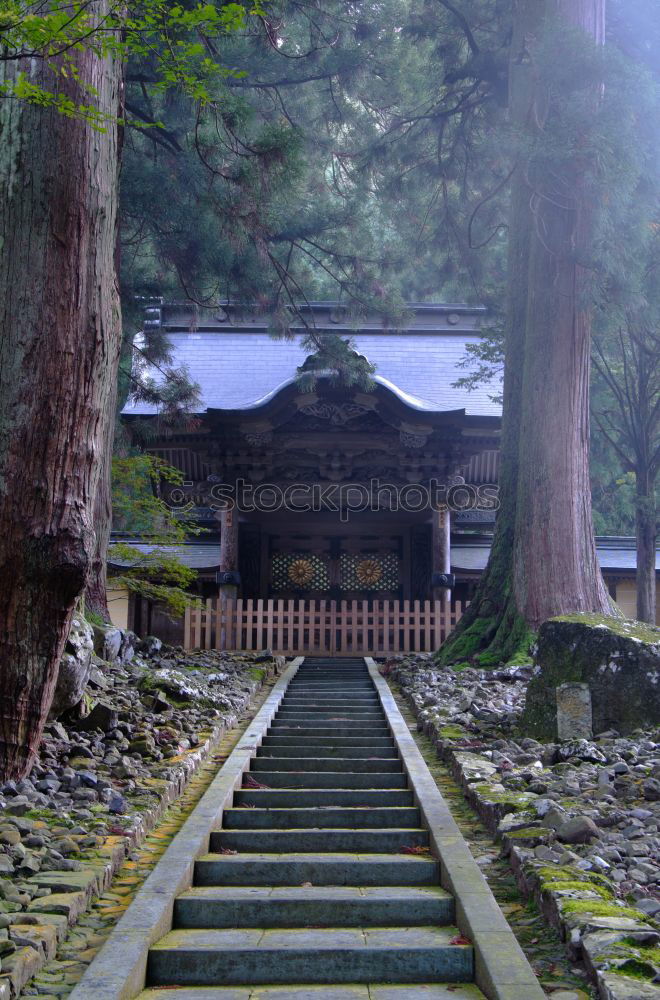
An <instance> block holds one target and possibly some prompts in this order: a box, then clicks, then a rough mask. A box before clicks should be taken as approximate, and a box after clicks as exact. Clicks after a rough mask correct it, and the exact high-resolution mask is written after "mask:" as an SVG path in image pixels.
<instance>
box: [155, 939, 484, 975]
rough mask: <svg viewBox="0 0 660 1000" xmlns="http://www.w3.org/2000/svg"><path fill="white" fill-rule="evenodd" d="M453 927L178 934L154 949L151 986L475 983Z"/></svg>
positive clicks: (467, 949)
mask: <svg viewBox="0 0 660 1000" xmlns="http://www.w3.org/2000/svg"><path fill="white" fill-rule="evenodd" d="M457 935H458V930H457V929H456V928H455V927H402V928H389V927H386V928H382V927H374V928H371V927H366V928H334V927H327V928H323V929H322V930H313V929H303V928H287V929H274V930H263V929H261V928H260V929H254V930H249V929H242V930H177V931H170V932H169V934H166V935H165V937H163V938H161V940H160V941H157V942H156V944H154V945H152V947H151V950H150V952H149V958H148V962H147V983H148V985H150V986H162V985H170V984H176V985H184V986H185V985H199V986H202V985H207V984H208V985H221V984H222V985H229V986H231V985H241V984H243V983H250V984H259V983H291V982H298V983H300V982H303V981H306V982H309V983H342V982H345V983H355V982H358V983H359V982H366V983H368V982H370V981H371V980H375V979H380V980H385V981H387V980H391V979H394V980H395V981H396V982H398V983H415V982H417V983H421V982H426V981H433V980H434V979H436V980H437V979H441V980H444V981H449V982H457V983H460V982H469V981H470V980H471V979H472V977H473V974H474V954H473V949H472V947H471V946H469V945H452V944H450V942H451V940H452V938H454V937H456V936H457Z"/></svg>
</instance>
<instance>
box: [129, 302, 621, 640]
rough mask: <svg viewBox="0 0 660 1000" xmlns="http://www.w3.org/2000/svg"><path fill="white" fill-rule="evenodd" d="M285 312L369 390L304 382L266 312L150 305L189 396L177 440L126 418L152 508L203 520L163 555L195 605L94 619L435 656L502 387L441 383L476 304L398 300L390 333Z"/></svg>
mask: <svg viewBox="0 0 660 1000" xmlns="http://www.w3.org/2000/svg"><path fill="white" fill-rule="evenodd" d="M300 312H301V317H302V318H301V319H300V320H299V323H300V326H299V328H298V332H299V333H303V332H304V329H305V327H304V324H305V323H306V324H308V325H309V326H311V327H313V328H314V329H315V331H317V332H320V333H322V332H324V331H331V332H332V333H336V334H339V335H341V336H343V337H347V338H350V339H351V342H352V344H353V345H354V348H355V351H356V352H357V353H358V354H360V355H362V356H363V357H365V358H366V359H367V360H368V361H369V362H371V363H372V364H373V365H374V366H375V375H374V379H373V387H372V388H371V389H370V390H369V391H366V390H365V389H363V388H359V387H351V388H347V387H346V386H345V385H340V384H338V383H337V380H336V379H335V378H333V377H332V375H331V374H329V373H320V375H319V377H318V378H317V379H316V382H315V385H314V388H313V389H312V390H311V391H304V389H303V387H302V386H301V382H300V373H301V372H304V371H305V369H306V364H307V365H309V364H310V361H309V359H308V358H306V356H305V352H304V351H303V350H302V348H301V345H300V339H301V338H300V337H299V336H298V337H295V338H294V339H292V340H275V339H273V337H272V336H271V335H270V333H269V316H268V314H267V313H263V312H260V311H258V310H256V309H250V308H246V307H241V306H237V305H232V304H224V305H222V306H219V307H215V308H212V309H211V308H210V309H199V308H198V309H194V310H193V309H192V308H191V307H190V305H189V304H163V305H158V306H153V307H151V308H150V309H149V310H148V315H147V320H146V322H147V323H148V324H151V325H152V326H153V325H157V326H158V327H159V328H160V329H161V330H162V331H163V332H164V333H165V334H166V335H167V338H168V340H169V342H170V344H171V348H172V363H173V365H174V366H184V365H185V367H186V368H187V370H188V373H189V377H190V379H191V381H192V382H194V383H196V384H197V385H198V387H199V396H200V405H199V407H198V412H197V413H196V415H195V416H196V419H195V420H194V422H193V426H192V427H191V428H190V429H187V430H186V431H185V432H184V431H182V432H179V433H169V432H162V433H161V432H160V431H159V427H160V422H159V416H158V413H157V410H156V408H155V407H152V406H149V405H147V404H145V403H143V402H138V403H131V404H129V405H128V406H127V407H126V409H125V410H124V419H125V420H126V422H127V423H128V424H129V425H130V424H131V422H133V421H136V420H141V421H145V420H146V421H149V422H151V423H153V425H154V426H153V428H152V433H151V441H150V445H149V451H150V452H152V453H154V454H157V455H159V456H160V457H162V458H163V459H165V460H166V461H167V462H169V463H170V464H171V465H174V466H176V467H177V468H179V469H180V470H181V471H182V472H183V474H184V476H185V481H186V485H185V487H184V488H183V489H180V490H175V491H173V492H172V494H171V496H170V502H171V504H172V505H173V506H175V507H180V508H181V509H182V510H186V511H188V512H192V513H193V514H194V516H195V518H196V519H197V520H198V521H199V523H200V524H201V525H203V526H204V527H205V528H206V529H207V531H206V533H205V534H204V535H203V536H201V537H200V538H198V539H194V540H191V542H190V544H188V545H184V546H181V547H180V553H179V554H180V556H181V558H182V560H183V561H185V562H186V563H187V564H188V565H190V566H192V567H194V568H195V569H196V570H197V575H198V593H199V595H200V597H201V598H203V599H204V601H205V602H206V606H207V609H208V611H207V612H206V613H205V614H201V613H199V612H197V613H196V614H193V615H192V616H190V615H188V616H187V620H186V622H185V623H184V624H176V623H171V622H169V621H168V620H167V619H166V618H165V617H164V616H163V615H162V614H161V613H160V612H159V610H158V608H153V607H151V606H149V605H147V603H146V602H144V601H139V600H137V601H135V600H133V601H132V602H130V605H129V602H128V601H127V599H126V595H122V594H118V593H111V595H110V598H111V600H110V609H111V613H112V614H113V617H114V618H115V619H116V620H117V622H118V624H127V625H129V626H130V627H132V628H134V629H135V630H136V631H138V632H139V633H142V634H146V633H155V634H158V635H162V636H163V638H167V639H168V640H169V641H175V642H183V641H185V642H186V643H187V644H202V645H204V644H205V645H213V646H224V647H227V648H230V647H231V646H232V645H241V646H243V647H246V648H260V647H261V646H264V645H269V646H272V647H273V648H277V649H280V650H281V651H286V652H296V651H297V649H296V647H300V646H301V645H304V646H305V647H306V648H307V649H309V648H310V645H311V647H312V648H315V649H318V650H321V651H324V652H335V653H337V652H346V653H347V654H350V653H351V652H356V651H358V650H361V649H363V648H365V649H366V647H367V646H369V647H370V648H371V649H372V651H381V652H388V651H390V650H395V649H423V648H429V649H430V648H434V646H435V645H437V644H438V642H439V641H440V639H441V638H442V637H443V636H444V635H445V634H446V632H447V631H448V630H449V629H450V628H451V627H452V626H453V624H455V621H456V620H457V618H458V617H460V613H461V610H462V608H464V606H465V603H466V602H468V601H469V600H470V597H471V595H472V593H473V591H474V587H475V585H476V581H477V580H478V577H479V574H480V572H481V571H482V570H483V567H484V566H485V563H486V560H487V555H488V548H489V545H490V533H491V532H492V528H493V525H494V521H495V517H496V511H497V505H498V500H497V477H498V446H499V433H500V418H501V408H500V404H499V402H498V396H499V392H500V386H499V384H498V383H497V382H493V384H491V385H485V386H483V387H481V388H479V389H476V390H475V389H470V390H468V389H466V388H462V387H460V385H457V384H456V383H457V382H458V381H459V379H460V378H461V377H462V376H464V375H465V374H466V372H465V369H464V368H463V367H462V362H463V361H464V360H465V357H466V348H467V347H468V346H469V345H470V344H475V343H478V341H479V339H480V337H481V336H482V325H483V323H484V322H485V310H483V309H482V308H475V307H471V306H465V305H434V304H425V305H411V306H410V307H409V319H408V322H407V324H406V325H405V327H404V328H399V329H393V328H389V327H388V326H387V325H386V324H384V323H383V321H382V320H381V319H380V318H378V317H376V316H373V317H367V318H363V319H361V320H360V325H359V327H358V328H356V327H355V325H354V324H353V322H352V319H351V317H350V316H349V315H348V314H347V313H346V312H345V311H344V310H343V309H342V308H341V307H340V306H338V305H337V304H333V303H312V304H310V305H308V306H306V307H304V308H302V309H301V311H300ZM293 332H294V333H296V327H295V324H294V327H293ZM153 374H154V377H155V379H156V381H157V380H158V372H154V373H153ZM133 543H134V544H135V545H136V547H138V548H140V547H144V546H145V544H146V543H145V542H140V541H137V540H133ZM615 550H616V547H614V548H613V549H612V551H615ZM621 551H623V550H621ZM633 557H634V552H633ZM608 558H609V557H608ZM601 561H602V560H601ZM610 561H611V562H616V561H617V560H616V559H610ZM622 561H625V560H619V562H622ZM628 562H629V560H628ZM110 568H111V570H112V566H111V567H110ZM603 568H604V570H611V571H612V574H613V575H612V577H611V580H610V587H611V588H612V587H614V589H615V591H616V588H617V586H618V583H621V584H623V582H624V580H626V579H628V580H629V578H630V567H629V566H625V567H623V566H622V567H621V569H622V570H627V572H628V575H627V576H625V573H624V575H623V576H622V577H621V580H618V576H617V574H619V569H618V568H617V567H615V566H611V567H610V566H603ZM619 575H620V574H619ZM632 575H633V576H634V565H633V567H632ZM617 581H618V582H617ZM294 632H295V636H294Z"/></svg>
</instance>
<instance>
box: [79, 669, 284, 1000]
mask: <svg viewBox="0 0 660 1000" xmlns="http://www.w3.org/2000/svg"><path fill="white" fill-rule="evenodd" d="M302 660H303V657H297V658H296V659H295V660H293V662H292V663H291V664H289V666H288V667H287V668H286V670H285V671H284V673H283V674H282V676H281V677H280V678H279V680H278V681H277V682H276V684H275V686H274V687H273V689H272V691H271V692H270V694H269V695H268V697H267V698H266V700H265V702H264V703H263V705H262V706H261V708H260V709H259V711H258V712H257V714H256V715H255V717H254V719H253V720H252V722H251V723H250V725H249V726H247V728H246V731H245V733H244V734H243V736H241V738H240V740H239V741H238V743H237V744H236V746H235V747H234V749H233V750H232V752H231V754H230V755H229V757H228V758H227V760H226V761H225V763H224V764H223V766H222V768H221V769H220V771H219V772H218V774H217V775H216V777H215V778H214V779H213V781H212V782H211V784H210V785H209V787H208V788H207V790H206V792H205V793H204V795H203V796H202V798H201V799H200V801H199V802H198V803H197V805H196V806H195V808H194V809H193V811H192V813H191V814H190V816H189V817H188V819H187V820H186V822H185V823H184V824H183V826H182V827H181V829H180V830H179V832H178V833H177V835H176V836H175V837H174V839H173V841H172V843H171V844H170V846H169V847H168V848H167V850H166V851H165V853H164V854H163V856H162V857H161V858H160V860H159V861H158V862H157V864H156V866H155V867H154V869H153V871H152V872H151V873H150V875H149V876H148V878H147V879H146V881H145V883H144V885H143V886H142V887H141V888H140V889H138V891H137V893H136V895H135V899H134V900H133V902H132V903H131V904H130V906H129V907H128V909H127V910H126V912H125V914H124V915H123V916H122V918H121V919H120V921H119V922H118V924H117V926H116V927H115V928H114V929H113V930H112V932H111V933H110V936H109V938H108V940H107V941H106V943H105V944H104V945H103V947H102V949H101V951H100V952H99V953H98V955H97V956H96V957H95V958H94V960H93V961H92V963H91V964H90V966H89V967H88V969H87V970H86V972H85V973H84V975H83V977H82V979H81V980H80V982H79V983H78V984H77V985H76V986H75V988H74V990H73V992H72V993H71V994H70V998H69V1000H90V997H92V996H93V997H94V1000H133V998H134V997H136V996H137V995H138V994H139V993H141V992H142V990H143V989H144V986H145V977H146V968H147V955H148V952H149V948H150V947H151V945H152V944H153V943H154V941H157V940H158V939H159V938H160V937H162V936H163V935H164V934H166V933H167V931H168V930H170V927H171V924H172V913H173V909H174V900H175V898H176V897H177V896H178V895H179V894H180V893H181V892H183V891H184V890H185V889H187V888H189V887H190V886H191V885H192V880H193V872H194V865H195V860H196V858H197V857H199V855H200V854H204V853H205V852H207V851H208V848H209V837H210V834H211V831H212V830H213V829H214V828H215V827H216V826H217V824H218V821H219V819H220V817H221V815H222V810H223V809H224V807H225V805H226V803H227V800H228V799H229V797H230V796H231V795H232V794H233V792H234V790H235V789H236V788H237V787H240V783H241V781H242V778H243V773H244V772H245V771H246V770H247V768H248V767H249V764H250V761H251V759H252V757H253V756H254V754H255V753H256V750H257V747H258V746H259V745H260V743H261V739H262V738H263V735H264V733H265V731H266V729H267V727H268V725H269V724H270V722H271V720H272V718H273V716H274V715H275V712H276V711H277V709H278V707H279V704H280V701H281V700H282V697H283V696H284V693H285V691H286V689H287V687H288V686H289V683H290V681H291V680H292V678H293V677H294V675H295V674H296V673H297V672H298V668H299V666H300V664H301V663H302Z"/></svg>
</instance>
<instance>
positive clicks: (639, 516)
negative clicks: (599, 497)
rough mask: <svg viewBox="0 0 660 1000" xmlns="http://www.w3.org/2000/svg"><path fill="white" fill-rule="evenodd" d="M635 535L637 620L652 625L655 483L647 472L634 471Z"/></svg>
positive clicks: (653, 610)
mask: <svg viewBox="0 0 660 1000" xmlns="http://www.w3.org/2000/svg"><path fill="white" fill-rule="evenodd" d="M635 501H636V503H635V530H636V534H637V618H638V620H639V621H640V622H650V623H651V625H655V607H656V605H655V592H656V582H655V544H656V538H657V516H656V515H657V512H656V504H655V483H654V482H653V477H652V476H651V475H650V474H649V472H648V470H638V471H637V489H636V498H635Z"/></svg>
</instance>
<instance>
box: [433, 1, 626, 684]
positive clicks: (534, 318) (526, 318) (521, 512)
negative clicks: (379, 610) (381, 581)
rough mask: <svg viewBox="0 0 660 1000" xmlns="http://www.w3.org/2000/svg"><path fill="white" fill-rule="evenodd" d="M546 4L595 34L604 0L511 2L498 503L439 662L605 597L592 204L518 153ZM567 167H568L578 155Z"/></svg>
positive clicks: (530, 131) (506, 649) (518, 648)
mask: <svg viewBox="0 0 660 1000" xmlns="http://www.w3.org/2000/svg"><path fill="white" fill-rule="evenodd" d="M557 16H559V17H560V18H562V19H563V20H564V22H565V23H568V24H571V25H573V26H576V27H580V28H582V29H583V30H584V31H585V32H586V33H587V34H588V35H590V36H591V37H592V38H595V39H596V40H597V41H602V33H603V30H604V0H517V2H516V3H515V4H514V34H513V38H512V44H511V57H510V71H509V118H510V122H511V125H512V126H513V128H514V129H515V130H516V132H517V133H518V134H519V135H520V136H521V137H523V141H522V142H521V150H523V152H521V153H520V154H519V157H518V162H517V164H516V169H515V171H514V174H513V179H512V192H511V209H510V220H509V222H510V224H509V284H508V287H509V293H508V303H507V328H506V338H505V375H504V406H503V415H502V442H501V468H500V511H499V513H498V518H497V525H496V530H495V537H494V539H493V546H492V550H491V555H490V559H489V562H488V565H487V567H486V571H485V573H484V575H483V577H482V579H481V581H480V584H479V587H478V589H477V592H476V595H475V598H474V600H473V602H472V603H471V605H470V607H469V609H468V611H467V613H466V615H465V616H464V617H463V619H462V620H461V622H460V625H459V626H458V628H457V629H456V631H455V633H454V635H453V636H452V637H451V638H450V640H449V641H448V642H447V643H446V644H445V646H444V647H443V649H442V650H441V653H440V657H441V659H442V660H444V661H445V662H454V661H457V660H462V659H466V658H471V657H474V656H478V659H479V661H480V662H481V663H482V664H483V665H489V664H491V663H497V662H502V661H507V660H511V659H515V658H516V657H517V656H520V655H522V656H524V655H525V652H526V647H527V646H528V645H529V639H530V637H531V631H532V630H533V629H535V628H537V627H538V626H539V625H540V623H541V622H542V621H544V620H545V619H546V618H549V617H551V616H553V615H555V614H561V613H565V612H568V611H579V610H585V611H599V612H603V613H607V612H608V611H609V609H610V603H609V598H608V596H607V592H606V589H605V585H604V583H603V580H602V576H601V574H600V569H599V567H598V562H597V558H596V549H595V540H594V536H593V526H592V522H591V495H590V491H589V474H588V473H589V346H590V332H591V331H590V322H589V315H588V312H587V310H586V308H585V299H584V298H583V297H582V296H583V293H584V282H585V277H584V274H583V273H582V272H581V269H580V267H579V266H578V264H577V260H576V253H575V250H576V246H575V245H573V244H572V242H571V241H573V240H577V241H579V243H580V244H581V245H584V243H585V242H586V241H587V240H588V238H589V231H590V230H589V221H590V213H589V210H588V206H587V205H586V204H584V203H583V199H582V191H581V189H576V191H575V192H574V198H575V200H574V201H572V202H571V204H570V207H569V208H568V209H567V208H564V207H563V206H564V204H567V202H566V199H565V198H564V201H562V202H558V201H557V199H556V197H553V196H552V191H551V183H550V179H549V178H545V177H544V176H543V175H542V173H539V172H538V165H537V172H536V173H535V171H534V164H533V162H532V161H531V157H530V156H529V155H528V153H527V152H525V151H526V150H529V149H533V148H534V143H533V138H534V134H535V132H536V130H538V129H540V128H543V126H544V121H545V120H546V119H547V117H548V115H549V114H550V113H551V110H552V109H551V106H550V103H549V100H550V99H549V95H548V94H546V93H545V92H544V91H543V81H542V80H540V79H539V78H538V73H537V66H536V62H535V59H534V52H533V50H534V47H535V45H536V44H537V43H538V42H539V41H541V39H542V37H543V32H544V30H545V26H546V25H547V24H548V23H549V22H550V19H551V18H556V17H557ZM530 140H531V141H530ZM570 166H571V165H570V164H567V168H570ZM572 179H574V180H576V181H578V180H579V174H578V170H577V166H576V167H575V169H574V170H573V171H572ZM564 195H565V192H564V191H562V196H564Z"/></svg>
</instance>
